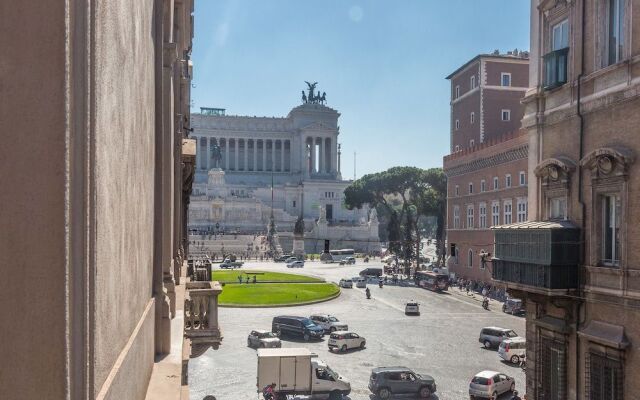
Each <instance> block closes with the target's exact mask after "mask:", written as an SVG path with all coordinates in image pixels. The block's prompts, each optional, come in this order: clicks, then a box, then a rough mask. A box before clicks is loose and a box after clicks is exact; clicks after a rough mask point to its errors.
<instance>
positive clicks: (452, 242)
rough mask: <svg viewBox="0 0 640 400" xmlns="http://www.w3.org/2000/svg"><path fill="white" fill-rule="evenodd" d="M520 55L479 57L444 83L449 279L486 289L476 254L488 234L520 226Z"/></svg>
mask: <svg viewBox="0 0 640 400" xmlns="http://www.w3.org/2000/svg"><path fill="white" fill-rule="evenodd" d="M528 57H529V55H528V53H527V52H519V51H517V50H515V51H510V52H508V53H507V54H502V55H501V54H499V53H498V52H495V53H494V54H490V55H479V56H477V57H474V58H473V59H471V60H470V61H469V62H467V63H466V64H464V65H463V66H461V67H460V68H458V69H457V70H456V71H454V72H453V73H452V74H451V75H449V76H448V77H447V79H449V80H450V81H451V132H450V135H451V154H450V155H448V156H445V157H444V160H443V170H444V173H445V175H447V223H446V225H447V242H448V246H449V250H448V252H449V254H450V257H449V258H448V260H447V267H448V268H449V273H450V274H452V275H454V276H456V277H461V278H465V279H471V280H474V281H478V282H485V283H489V282H490V281H491V272H490V269H488V268H486V265H485V264H483V263H482V262H481V254H483V253H491V252H492V251H493V233H492V231H491V229H490V228H491V227H492V226H493V225H500V224H502V223H505V221H506V222H508V223H510V222H512V221H513V222H515V221H525V220H526V219H527V207H528V206H527V181H528V161H527V154H528V140H527V137H526V134H525V132H523V131H520V130H519V128H520V120H519V118H521V116H522V115H523V106H522V104H520V100H521V99H522V97H523V96H524V93H525V90H526V88H527V86H528V64H529V60H528Z"/></svg>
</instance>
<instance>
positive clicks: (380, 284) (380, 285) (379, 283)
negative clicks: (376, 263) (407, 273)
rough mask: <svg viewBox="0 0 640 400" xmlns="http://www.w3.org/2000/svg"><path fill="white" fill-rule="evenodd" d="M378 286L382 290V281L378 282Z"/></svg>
mask: <svg viewBox="0 0 640 400" xmlns="http://www.w3.org/2000/svg"><path fill="white" fill-rule="evenodd" d="M378 286H379V287H380V289H382V280H380V281H378Z"/></svg>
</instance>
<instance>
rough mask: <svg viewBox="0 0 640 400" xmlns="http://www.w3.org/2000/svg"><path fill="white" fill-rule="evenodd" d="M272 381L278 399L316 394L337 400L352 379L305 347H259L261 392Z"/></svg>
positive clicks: (259, 386)
mask: <svg viewBox="0 0 640 400" xmlns="http://www.w3.org/2000/svg"><path fill="white" fill-rule="evenodd" d="M273 383H275V384H276V387H275V389H274V391H275V393H276V400H283V399H286V396H287V395H315V394H327V395H329V399H330V400H338V399H342V396H343V395H348V394H349V393H350V392H351V385H350V384H349V382H347V381H346V380H344V378H343V377H341V376H340V375H339V374H338V373H336V372H335V371H333V370H332V369H331V368H330V367H329V366H328V365H327V364H326V363H324V362H323V361H321V360H320V359H318V358H317V355H316V354H313V353H311V352H310V351H309V350H308V349H304V348H284V349H282V348H280V349H258V383H257V387H258V392H262V390H263V389H264V388H265V387H266V386H267V385H270V384H273Z"/></svg>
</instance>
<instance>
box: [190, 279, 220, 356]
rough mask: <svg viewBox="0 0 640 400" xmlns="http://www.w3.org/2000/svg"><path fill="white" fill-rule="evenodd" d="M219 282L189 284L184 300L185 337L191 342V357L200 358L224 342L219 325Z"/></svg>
mask: <svg viewBox="0 0 640 400" xmlns="http://www.w3.org/2000/svg"><path fill="white" fill-rule="evenodd" d="M220 293H222V286H221V285H220V283H218V282H187V285H186V294H185V299H184V336H185V338H186V339H189V340H190V342H191V354H190V357H192V358H193V357H198V356H200V355H202V354H203V353H204V352H205V351H207V349H209V348H210V347H212V348H213V349H214V350H217V349H218V347H219V346H220V343H221V342H222V335H221V334H220V326H219V325H218V295H219V294H220Z"/></svg>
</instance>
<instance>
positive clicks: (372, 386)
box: [369, 367, 436, 400]
mask: <svg viewBox="0 0 640 400" xmlns="http://www.w3.org/2000/svg"><path fill="white" fill-rule="evenodd" d="M369 390H371V392H372V393H374V394H376V395H378V397H379V398H380V399H381V400H387V399H389V398H391V396H392V395H394V394H417V395H418V396H419V397H421V398H423V399H426V398H428V397H430V396H431V395H432V394H433V393H435V392H436V381H435V380H434V379H433V378H432V377H431V376H429V375H423V374H416V373H415V372H413V371H411V370H410V369H409V368H406V367H379V368H374V369H373V370H371V377H370V378H369Z"/></svg>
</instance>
